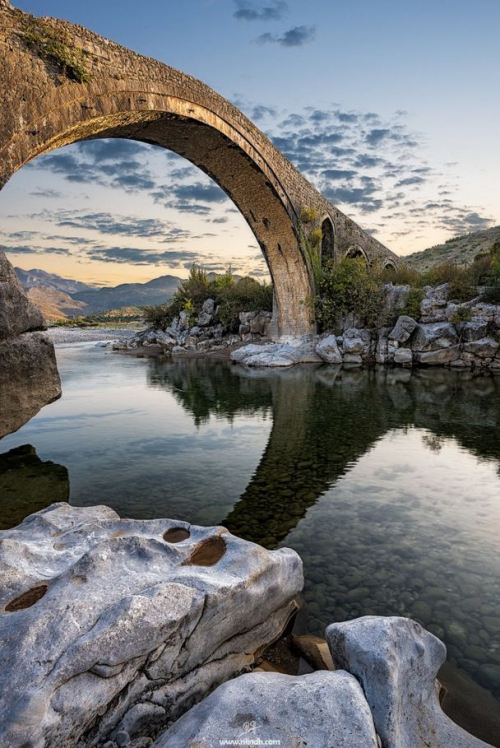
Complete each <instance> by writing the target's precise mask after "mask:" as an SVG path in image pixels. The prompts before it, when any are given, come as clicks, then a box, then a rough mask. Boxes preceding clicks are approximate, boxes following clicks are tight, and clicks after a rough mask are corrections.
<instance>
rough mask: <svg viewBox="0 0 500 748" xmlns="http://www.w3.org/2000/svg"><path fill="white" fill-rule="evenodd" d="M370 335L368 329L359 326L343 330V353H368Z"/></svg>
mask: <svg viewBox="0 0 500 748" xmlns="http://www.w3.org/2000/svg"><path fill="white" fill-rule="evenodd" d="M370 343H371V335H370V332H369V330H366V329H364V328H359V327H351V328H349V329H348V330H344V340H343V343H342V348H343V352H344V355H345V354H348V355H358V356H363V355H366V354H368V353H369V350H370Z"/></svg>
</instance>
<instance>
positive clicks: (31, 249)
mask: <svg viewBox="0 0 500 748" xmlns="http://www.w3.org/2000/svg"><path fill="white" fill-rule="evenodd" d="M2 249H3V251H4V252H8V253H11V254H16V255H46V254H49V255H69V254H71V252H70V250H69V249H67V247H39V246H31V245H26V244H5V245H4V246H3V247H2Z"/></svg>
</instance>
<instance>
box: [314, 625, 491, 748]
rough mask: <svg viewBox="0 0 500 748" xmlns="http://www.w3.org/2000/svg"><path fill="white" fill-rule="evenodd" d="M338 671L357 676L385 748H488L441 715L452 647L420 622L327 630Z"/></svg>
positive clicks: (348, 626) (339, 627) (442, 713)
mask: <svg viewBox="0 0 500 748" xmlns="http://www.w3.org/2000/svg"><path fill="white" fill-rule="evenodd" d="M326 638H327V641H328V644H329V646H330V650H331V652H332V657H333V659H334V661H335V664H336V665H337V666H338V667H341V668H344V669H345V670H347V671H348V672H350V673H352V674H353V675H355V676H356V678H357V679H358V680H359V682H360V683H361V686H362V688H363V691H364V694H365V696H366V699H367V701H368V704H369V705H370V709H371V712H372V715H373V720H374V723H375V729H376V731H377V733H378V734H379V735H380V738H381V740H382V745H383V746H384V748H429V747H432V748H451V746H453V748H487V745H488V744H487V743H484V742H483V741H482V740H479V739H478V738H475V737H473V736H472V735H470V734H469V733H467V732H465V730H462V728H461V727H459V726H458V725H456V724H455V723H454V722H452V721H451V720H450V719H449V718H448V717H447V716H446V715H445V714H444V712H443V711H442V710H441V706H440V704H439V698H438V689H437V687H436V676H437V673H438V670H439V668H440V667H441V665H442V664H443V662H444V661H445V658H446V647H445V646H444V644H443V643H442V642H441V641H440V640H439V639H438V638H437V637H435V636H434V635H433V634H431V633H430V632H429V631H426V630H425V629H424V628H423V627H422V626H420V624H418V623H417V622H416V621H412V620H410V619H408V618H399V617H382V616H380V617H379V616H364V617H363V618H358V619H356V620H353V621H347V622H344V623H333V624H331V625H330V626H329V627H328V628H327V630H326Z"/></svg>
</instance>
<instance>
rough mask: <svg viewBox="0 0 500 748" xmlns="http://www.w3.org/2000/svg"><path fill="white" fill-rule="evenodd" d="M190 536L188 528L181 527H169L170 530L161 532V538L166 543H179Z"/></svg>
mask: <svg viewBox="0 0 500 748" xmlns="http://www.w3.org/2000/svg"><path fill="white" fill-rule="evenodd" d="M190 537H191V533H190V532H189V530H185V529H184V528H183V527H171V528H170V530H167V531H166V532H164V533H163V540H165V541H166V542H167V543H181V542H182V541H183V540H187V539H188V538H190Z"/></svg>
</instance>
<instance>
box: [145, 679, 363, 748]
mask: <svg viewBox="0 0 500 748" xmlns="http://www.w3.org/2000/svg"><path fill="white" fill-rule="evenodd" d="M221 740H229V741H245V740H247V741H260V742H259V744H260V745H264V743H265V742H266V741H278V742H277V743H276V745H281V746H284V747H285V746H286V748H300V746H304V747H305V746H307V748H327V746H332V748H377V736H376V734H375V729H374V726H373V719H372V716H371V714H370V710H369V708H368V704H367V703H366V700H365V698H364V696H363V692H362V690H361V688H360V686H359V683H358V682H357V681H356V679H355V678H353V676H352V675H349V674H348V673H346V672H343V671H337V672H328V671H326V670H322V671H318V672H315V673H309V674H307V675H301V676H293V675H284V674H281V673H260V672H259V673H250V674H247V675H242V676H241V677H239V678H236V679H234V680H232V681H230V682H229V683H224V684H223V685H222V686H219V688H217V690H216V691H214V693H212V694H211V695H210V696H208V697H207V698H206V699H205V700H204V701H202V702H201V703H200V704H198V705H197V706H195V707H193V708H192V709H191V710H190V711H189V712H187V714H185V715H184V716H183V717H181V719H179V720H178V721H177V722H176V723H175V724H174V725H173V727H171V728H170V729H169V730H167V731H166V732H165V733H164V734H163V735H161V736H160V737H159V738H158V739H157V740H156V741H155V743H154V744H153V745H154V748H216V747H217V748H218V746H220V745H221V742H220V741H221ZM235 744H236V743H235ZM239 744H242V743H239ZM248 744H249V745H252V744H253V745H257V742H254V743H251V742H249V743H248ZM269 744H271V743H269Z"/></svg>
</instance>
